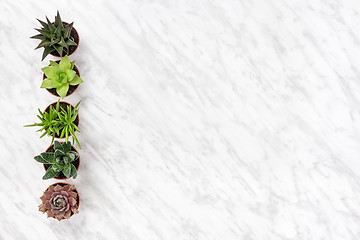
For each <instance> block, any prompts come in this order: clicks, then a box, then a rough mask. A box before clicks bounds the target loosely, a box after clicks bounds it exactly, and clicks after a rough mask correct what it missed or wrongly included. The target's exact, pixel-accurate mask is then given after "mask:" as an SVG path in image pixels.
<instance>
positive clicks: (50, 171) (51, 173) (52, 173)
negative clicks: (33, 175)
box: [42, 167, 58, 180]
mask: <svg viewBox="0 0 360 240" xmlns="http://www.w3.org/2000/svg"><path fill="white" fill-rule="evenodd" d="M57 175H58V173H57V172H55V171H54V169H52V167H49V168H48V170H47V171H46V173H45V175H44V176H43V178H42V179H43V180H47V179H50V178H53V177H56V176H57Z"/></svg>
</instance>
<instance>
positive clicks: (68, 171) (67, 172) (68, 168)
mask: <svg viewBox="0 0 360 240" xmlns="http://www.w3.org/2000/svg"><path fill="white" fill-rule="evenodd" d="M62 172H63V174H64V175H65V177H67V178H68V177H70V176H71V164H67V165H66V166H65V168H64V169H63V171H62Z"/></svg>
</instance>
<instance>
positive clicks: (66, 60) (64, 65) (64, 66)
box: [59, 55, 71, 71]
mask: <svg viewBox="0 0 360 240" xmlns="http://www.w3.org/2000/svg"><path fill="white" fill-rule="evenodd" d="M59 67H60V69H61V70H64V71H65V70H66V69H70V67H71V63H70V60H69V57H68V55H65V56H64V57H63V59H61V61H60V63H59Z"/></svg>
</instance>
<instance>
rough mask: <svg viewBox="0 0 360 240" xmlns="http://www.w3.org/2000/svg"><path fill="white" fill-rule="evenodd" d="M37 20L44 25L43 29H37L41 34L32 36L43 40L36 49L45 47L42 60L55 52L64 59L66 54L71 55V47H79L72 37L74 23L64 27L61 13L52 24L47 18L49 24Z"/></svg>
mask: <svg viewBox="0 0 360 240" xmlns="http://www.w3.org/2000/svg"><path fill="white" fill-rule="evenodd" d="M37 20H38V21H39V22H40V24H41V25H42V28H40V29H38V28H35V30H36V31H38V32H39V33H40V34H37V35H35V36H32V37H31V38H35V39H40V40H41V43H40V44H39V45H38V46H37V47H36V48H35V49H38V48H41V47H44V52H43V55H42V59H41V60H44V58H45V57H46V56H47V55H48V54H49V53H51V52H53V51H56V52H57V53H58V54H59V56H60V57H63V56H65V55H66V54H69V47H70V46H76V45H77V44H76V42H75V41H74V39H73V38H72V37H71V36H70V33H71V30H72V27H73V24H74V22H72V23H70V24H68V25H66V26H65V27H64V25H63V22H62V21H61V18H60V14H59V11H57V16H56V17H55V22H54V23H52V22H50V20H49V19H48V18H47V17H46V21H47V22H43V21H41V20H39V19H37Z"/></svg>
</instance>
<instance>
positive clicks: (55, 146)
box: [54, 141, 64, 151]
mask: <svg viewBox="0 0 360 240" xmlns="http://www.w3.org/2000/svg"><path fill="white" fill-rule="evenodd" d="M54 149H55V150H58V149H59V150H60V151H64V147H63V145H62V144H61V143H60V142H59V141H55V143H54Z"/></svg>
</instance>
